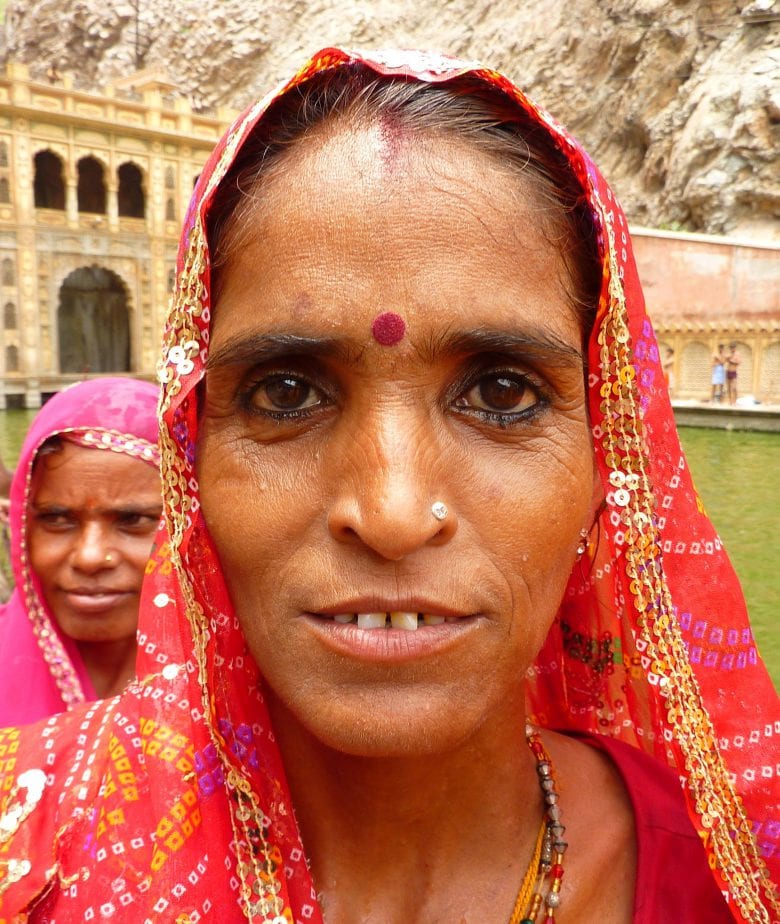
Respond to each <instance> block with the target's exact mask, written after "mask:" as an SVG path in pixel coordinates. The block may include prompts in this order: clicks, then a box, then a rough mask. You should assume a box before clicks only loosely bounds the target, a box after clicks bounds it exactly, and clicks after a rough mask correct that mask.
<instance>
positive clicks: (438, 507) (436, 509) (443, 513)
mask: <svg viewBox="0 0 780 924" xmlns="http://www.w3.org/2000/svg"><path fill="white" fill-rule="evenodd" d="M431 513H432V514H433V515H434V517H436V519H437V520H439V521H441V520H446V519H447V514H448V513H449V510H447V505H446V504H443V503H442V502H441V501H436V502H435V503H434V504H432V505H431Z"/></svg>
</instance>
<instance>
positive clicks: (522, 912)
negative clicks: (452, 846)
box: [509, 725, 567, 924]
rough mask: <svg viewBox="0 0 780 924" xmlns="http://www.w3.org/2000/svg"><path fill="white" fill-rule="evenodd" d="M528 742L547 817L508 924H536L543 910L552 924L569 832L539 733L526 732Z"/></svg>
mask: <svg viewBox="0 0 780 924" xmlns="http://www.w3.org/2000/svg"><path fill="white" fill-rule="evenodd" d="M525 735H526V740H527V741H528V747H529V748H530V749H531V753H532V754H533V755H534V757H535V758H536V772H537V775H538V776H539V786H540V787H541V790H542V796H543V798H544V804H545V817H544V819H543V820H542V826H541V828H540V830H539V836H538V837H537V839H536V846H535V848H534V853H533V856H532V857H531V863H530V864H529V866H528V870H527V871H526V874H525V876H524V877H523V882H522V884H521V886H520V891H519V892H518V893H517V899H516V900H515V907H514V908H513V909H512V914H511V916H510V918H509V924H535V922H536V921H537V920H538V919H539V913H540V912H541V911H542V909H544V917H543V918H542V919H541V920H542V924H553V922H554V921H555V911H556V909H557V908H558V906H559V905H560V903H561V882H562V880H563V855H564V853H565V852H566V847H567V844H566V841H564V840H563V833H564V831H565V830H566V829H565V828H564V826H563V825H562V824H561V811H560V809H559V807H558V792H557V790H556V788H555V779H554V776H553V768H552V762H551V760H550V755H549V754H548V753H547V750H546V748H545V746H544V745H543V744H542V739H541V738H540V737H539V732H538V731H536V729H534V728H532V727H531V726H530V725H527V726H526V729H525Z"/></svg>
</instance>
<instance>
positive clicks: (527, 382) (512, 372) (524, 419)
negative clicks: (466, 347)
mask: <svg viewBox="0 0 780 924" xmlns="http://www.w3.org/2000/svg"><path fill="white" fill-rule="evenodd" d="M502 376H505V377H506V378H508V379H513V380H514V381H516V382H518V383H519V384H521V385H522V386H523V387H524V388H528V389H529V390H530V391H531V392H532V393H533V395H534V396H535V398H536V400H535V402H534V404H532V405H531V407H529V408H526V409H524V410H522V411H515V412H503V413H502V412H500V411H488V410H486V409H485V408H478V407H457V406H456V405H455V402H456V401H457V400H458V398H460V397H461V396H462V395H465V394H467V393H468V392H469V391H471V389H472V388H474V387H475V386H477V385H478V384H479V383H480V381H483V380H484V379H487V378H500V377H502ZM450 394H451V395H452V398H451V399H450V401H449V404H450V407H452V408H453V409H454V410H455V411H456V413H459V414H463V415H465V416H468V417H476V418H478V419H479V420H480V421H482V422H485V423H490V424H495V425H496V426H498V427H499V428H500V429H502V430H508V429H510V428H511V427H513V426H517V425H520V424H523V423H528V422H530V421H532V420H534V419H535V418H537V417H538V416H540V415H541V414H543V413H544V412H545V411H546V410H547V409H548V408H549V406H550V400H551V398H550V390H549V388H547V387H545V386H544V384H543V383H542V382H541V381H539V380H538V378H535V377H531V376H530V375H529V374H528V373H524V372H519V371H518V370H517V369H514V368H512V367H511V366H510V367H508V368H507V367H501V366H482V367H480V368H477V369H473V370H470V371H468V372H467V373H466V375H465V376H464V378H463V379H462V380H461V382H460V383H459V384H458V385H457V386H456V387H455V388H454V389H453V391H452V392H451V393H450Z"/></svg>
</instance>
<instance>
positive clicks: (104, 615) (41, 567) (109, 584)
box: [27, 442, 161, 643]
mask: <svg viewBox="0 0 780 924" xmlns="http://www.w3.org/2000/svg"><path fill="white" fill-rule="evenodd" d="M160 513H161V499H160V479H159V474H158V472H157V470H156V469H154V468H153V467H152V466H151V465H147V464H146V463H145V462H141V461H140V460H139V459H133V458H130V457H129V456H126V455H122V454H119V453H114V452H107V451H103V450H97V449H87V448H86V447H83V446H76V445H74V444H73V443H67V442H66V443H63V446H62V449H61V450H58V451H56V452H53V453H50V454H46V455H43V456H41V457H40V458H39V459H38V462H37V464H36V466H35V471H34V473H33V480H32V489H31V503H30V513H29V516H28V529H27V548H28V553H29V558H30V566H31V568H32V570H33V571H34V572H35V573H36V574H37V575H38V578H39V579H40V582H41V588H42V591H43V596H44V598H45V600H46V603H47V604H48V606H49V609H50V610H51V612H52V615H53V616H54V618H55V619H56V621H57V623H58V624H59V626H60V628H61V629H62V631H63V632H64V634H65V635H67V636H69V637H70V638H72V639H73V640H74V641H76V642H77V643H96V642H100V643H102V642H117V641H124V640H126V639H129V638H133V637H134V636H135V631H136V626H137V624H138V603H139V597H140V592H141V582H142V581H143V576H144V567H145V565H146V560H147V558H148V557H149V550H150V548H151V545H152V540H153V539H154V533H155V530H156V528H157V524H158V522H159V519H160Z"/></svg>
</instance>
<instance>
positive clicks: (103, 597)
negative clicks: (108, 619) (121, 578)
mask: <svg viewBox="0 0 780 924" xmlns="http://www.w3.org/2000/svg"><path fill="white" fill-rule="evenodd" d="M63 594H64V596H65V599H66V600H67V602H68V604H69V605H70V607H71V608H72V609H74V610H81V611H82V612H87V613H94V612H102V611H103V610H110V609H113V608H114V607H115V606H118V605H119V604H120V603H122V602H124V601H125V600H126V599H127V598H128V597H129V596H130V594H131V591H129V590H114V589H110V588H107V587H99V588H86V587H76V588H73V589H70V590H68V589H63Z"/></svg>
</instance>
